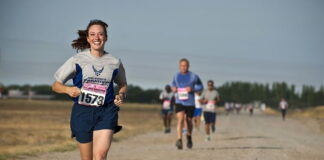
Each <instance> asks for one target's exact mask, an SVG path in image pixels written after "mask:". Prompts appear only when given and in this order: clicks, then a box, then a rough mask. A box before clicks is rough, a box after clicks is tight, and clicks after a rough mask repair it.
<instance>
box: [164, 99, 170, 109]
mask: <svg viewBox="0 0 324 160" xmlns="http://www.w3.org/2000/svg"><path fill="white" fill-rule="evenodd" d="M162 108H163V109H170V108H171V101H170V100H164V101H163V105H162Z"/></svg>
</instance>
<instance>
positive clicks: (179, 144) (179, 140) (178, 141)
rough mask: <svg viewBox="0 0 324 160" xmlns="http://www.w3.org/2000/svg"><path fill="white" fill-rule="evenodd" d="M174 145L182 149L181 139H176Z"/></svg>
mask: <svg viewBox="0 0 324 160" xmlns="http://www.w3.org/2000/svg"><path fill="white" fill-rule="evenodd" d="M176 146H177V148H178V149H182V140H181V139H178V140H177V142H176Z"/></svg>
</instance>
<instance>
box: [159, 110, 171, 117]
mask: <svg viewBox="0 0 324 160" xmlns="http://www.w3.org/2000/svg"><path fill="white" fill-rule="evenodd" d="M172 113H173V111H172V109H161V115H162V116H163V115H168V114H172Z"/></svg>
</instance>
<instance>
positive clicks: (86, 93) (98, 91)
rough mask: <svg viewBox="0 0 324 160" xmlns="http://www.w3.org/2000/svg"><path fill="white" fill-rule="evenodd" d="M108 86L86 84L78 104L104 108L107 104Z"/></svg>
mask: <svg viewBox="0 0 324 160" xmlns="http://www.w3.org/2000/svg"><path fill="white" fill-rule="evenodd" d="M106 91H107V86H105V85H98V84H91V83H85V84H84V85H83V86H82V88H81V94H80V96H79V100H78V103H79V104H82V105H87V106H102V105H103V104H104V103H105V97H106Z"/></svg>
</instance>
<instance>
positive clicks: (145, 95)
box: [0, 82, 324, 108]
mask: <svg viewBox="0 0 324 160" xmlns="http://www.w3.org/2000/svg"><path fill="white" fill-rule="evenodd" d="M0 88H2V94H3V95H7V94H8V91H9V90H10V89H18V90H20V91H22V92H23V93H24V94H27V93H28V91H29V90H32V91H33V92H34V93H36V94H43V95H53V99H55V100H69V99H70V98H69V97H68V96H67V95H65V94H57V93H54V92H53V91H52V90H51V86H49V85H34V86H31V85H9V86H2V87H1V86H0ZM161 88H162V87H161ZM216 89H217V90H218V92H219V93H220V96H221V100H222V101H221V105H222V104H223V103H224V102H239V103H251V102H254V101H260V102H263V103H265V104H266V105H267V106H271V107H274V108H276V107H277V106H278V103H279V101H280V99H281V98H285V99H286V100H287V101H288V103H289V105H290V107H292V108H305V107H313V106H318V105H324V87H323V86H321V87H320V88H319V89H315V87H313V86H307V85H304V86H303V87H302V90H301V91H300V92H297V91H296V87H295V86H294V85H288V84H286V83H285V82H280V83H278V82H275V83H273V84H272V85H269V84H260V83H250V82H227V83H225V84H223V85H221V86H219V87H217V88H216ZM115 91H117V89H115ZM160 92H161V89H142V88H141V87H139V86H136V85H129V86H128V92H127V102H134V103H159V95H160Z"/></svg>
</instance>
